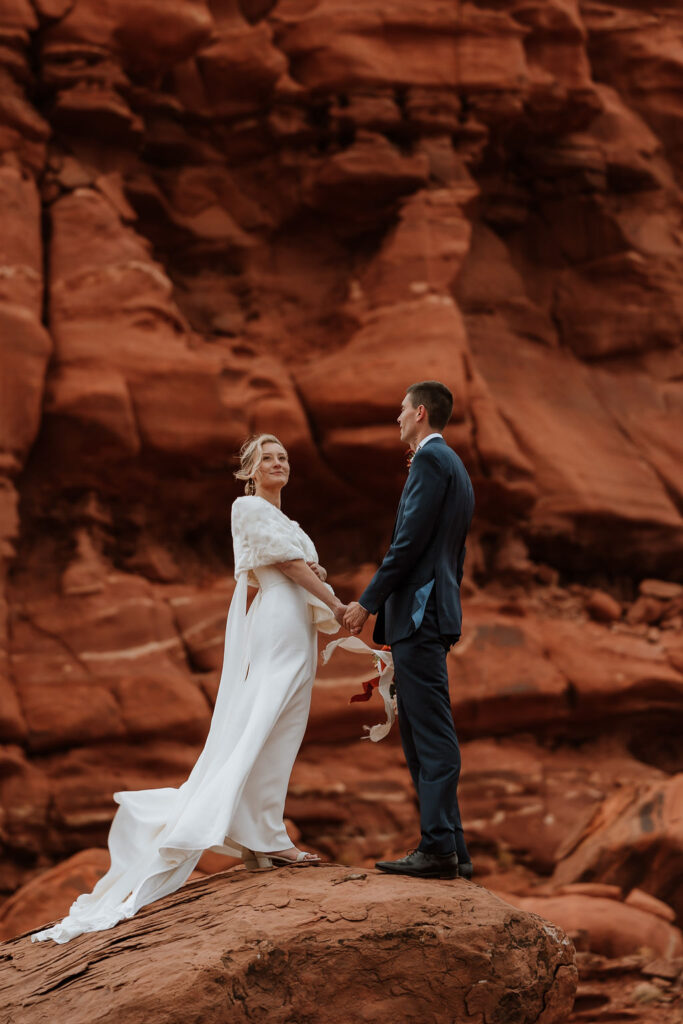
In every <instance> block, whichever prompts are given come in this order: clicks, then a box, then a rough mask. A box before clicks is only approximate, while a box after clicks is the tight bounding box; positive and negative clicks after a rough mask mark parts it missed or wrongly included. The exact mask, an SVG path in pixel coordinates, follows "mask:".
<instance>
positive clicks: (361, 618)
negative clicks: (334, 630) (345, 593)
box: [344, 601, 370, 636]
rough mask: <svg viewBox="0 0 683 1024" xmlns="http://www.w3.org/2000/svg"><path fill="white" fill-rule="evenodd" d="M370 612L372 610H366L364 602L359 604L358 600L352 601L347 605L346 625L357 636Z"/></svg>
mask: <svg viewBox="0 0 683 1024" xmlns="http://www.w3.org/2000/svg"><path fill="white" fill-rule="evenodd" d="M369 614H370V612H368V611H366V610H365V608H364V607H363V605H362V604H358V601H350V602H349V604H348V605H347V606H346V614H345V615H344V626H345V627H346V629H348V631H349V633H351V634H352V635H353V636H355V635H356V634H357V633H360V631H361V629H362V628H363V626H364V625H365V623H366V621H367V618H368V615H369Z"/></svg>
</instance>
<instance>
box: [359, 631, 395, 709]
mask: <svg viewBox="0 0 683 1024" xmlns="http://www.w3.org/2000/svg"><path fill="white" fill-rule="evenodd" d="M380 650H382V651H390V650H391V647H389V646H388V645H387V644H384V646H383V647H381V648H380ZM381 675H382V673H381V672H380V674H379V675H378V676H375V677H374V679H366V680H365V681H364V682H363V683H362V684H361V685H362V687H363V692H362V693H354V694H353V696H352V697H350V698H349V704H359V703H361V702H362V701H366V700H370V698H371V697H372V694H373V691H374V690H376V689H377V687H378V686H379V681H380V678H381Z"/></svg>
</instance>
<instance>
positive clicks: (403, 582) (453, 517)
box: [344, 380, 474, 878]
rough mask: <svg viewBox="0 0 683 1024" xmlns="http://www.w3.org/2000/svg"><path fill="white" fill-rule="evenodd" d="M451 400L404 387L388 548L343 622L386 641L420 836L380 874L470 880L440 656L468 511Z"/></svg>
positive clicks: (453, 611)
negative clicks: (399, 474) (447, 435)
mask: <svg viewBox="0 0 683 1024" xmlns="http://www.w3.org/2000/svg"><path fill="white" fill-rule="evenodd" d="M452 411H453V396H452V394H451V392H450V391H449V390H448V388H447V387H446V386H445V385H444V384H441V383H440V382H439V381H436V380H426V381H422V382H421V383H419V384H412V385H411V386H410V387H409V388H408V391H407V394H406V396H405V398H404V399H403V403H402V405H401V414H400V416H399V417H398V423H399V426H400V428H401V440H402V441H404V442H407V443H408V444H409V445H410V448H411V450H412V452H413V458H412V461H411V464H410V471H409V473H408V479H407V481H406V484H405V487H404V488H403V493H402V495H401V500H400V502H399V506H398V513H397V516H396V524H395V526H394V533H393V537H392V540H391V547H390V548H389V550H388V552H387V554H386V555H385V557H384V561H383V562H382V564H381V565H380V567H379V569H378V570H377V572H376V573H375V575H374V576H373V578H372V579H371V581H370V583H369V585H368V586H367V587H366V589H365V590H364V591H363V593H362V594H361V597H360V600H359V601H352V602H351V603H350V604H349V606H348V608H347V611H346V615H345V617H344V625H345V626H346V628H347V629H349V630H350V631H351V632H352V633H359V632H360V629H361V627H362V626H363V624H364V622H365V621H366V619H367V617H368V615H375V614H376V615H377V621H376V623H375V630H374V634H373V638H374V640H375V642H376V643H378V644H390V645H391V653H392V655H393V658H394V679H395V683H396V699H397V704H398V721H399V726H400V730H401V742H402V743H403V750H404V753H405V756H406V761H407V762H408V767H409V768H410V773H411V775H412V777H413V782H414V784H415V789H416V790H417V795H418V799H419V802H420V828H421V832H422V838H421V840H420V844H419V846H418V848H417V849H416V850H414V851H413V852H412V853H409V854H408V855H407V856H406V857H402V858H401V859H400V860H393V861H392V860H385V861H379V862H378V863H377V867H378V868H379V869H380V871H387V872H391V873H393V874H400V875H416V876H418V877H420V878H456V877H457V876H458V875H460V876H461V877H463V878H471V877H472V862H471V860H470V856H469V853H468V852H467V846H466V845H465V837H464V835H463V830H462V825H461V823H460V809H459V807H458V796H457V790H458V778H459V776H460V748H459V746H458V739H457V736H456V734H455V728H454V726H453V716H452V714H451V704H450V698H449V694H448V673H447V671H446V654H447V652H448V649H449V647H451V645H452V644H454V643H455V642H456V640H458V639H459V637H460V626H461V622H462V610H461V607H460V582H461V580H462V573H463V565H464V562H465V538H466V536H467V530H468V528H469V525H470V520H471V519H472V512H473V510H474V492H473V491H472V484H471V482H470V478H469V476H468V475H467V471H466V469H465V467H464V466H463V464H462V462H461V461H460V459H459V458H458V456H457V455H456V454H455V452H454V451H453V450H452V449H451V448H449V447H448V445H447V444H446V442H445V441H444V439H443V437H442V433H441V432H442V431H443V429H444V427H445V426H446V424H447V423H448V421H449V419H450V418H451V413H452Z"/></svg>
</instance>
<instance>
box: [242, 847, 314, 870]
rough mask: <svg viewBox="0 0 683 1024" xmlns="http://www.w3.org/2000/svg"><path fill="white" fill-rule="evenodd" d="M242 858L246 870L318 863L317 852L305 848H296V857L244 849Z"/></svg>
mask: <svg viewBox="0 0 683 1024" xmlns="http://www.w3.org/2000/svg"><path fill="white" fill-rule="evenodd" d="M242 860H243V861H244V866H245V868H246V869H247V871H267V870H269V869H270V868H291V867H294V866H297V865H299V866H300V865H303V864H319V863H320V857H319V856H318V854H317V853H306V851H305V850H297V851H296V857H283V856H281V855H280V854H278V853H256V852H255V851H254V850H246V851H245V852H244V853H243V854H242Z"/></svg>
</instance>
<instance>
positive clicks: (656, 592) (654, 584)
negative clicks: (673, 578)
mask: <svg viewBox="0 0 683 1024" xmlns="http://www.w3.org/2000/svg"><path fill="white" fill-rule="evenodd" d="M638 590H639V592H640V594H641V595H642V596H643V597H654V598H656V599H657V600H658V601H673V600H674V599H675V598H677V597H680V596H681V595H683V586H681V584H680V583H670V582H669V580H642V581H641V583H640V586H639V587H638Z"/></svg>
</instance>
